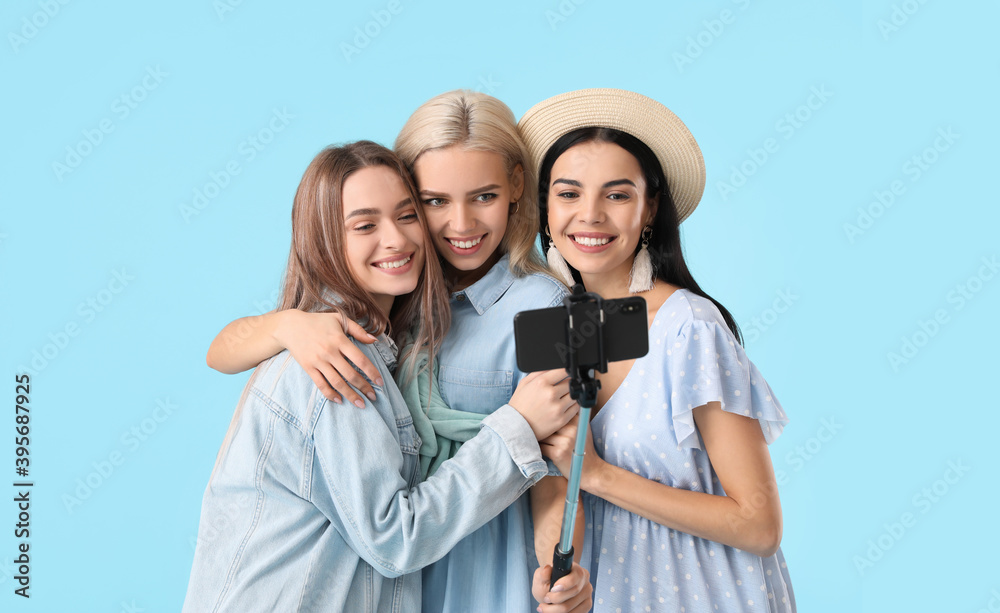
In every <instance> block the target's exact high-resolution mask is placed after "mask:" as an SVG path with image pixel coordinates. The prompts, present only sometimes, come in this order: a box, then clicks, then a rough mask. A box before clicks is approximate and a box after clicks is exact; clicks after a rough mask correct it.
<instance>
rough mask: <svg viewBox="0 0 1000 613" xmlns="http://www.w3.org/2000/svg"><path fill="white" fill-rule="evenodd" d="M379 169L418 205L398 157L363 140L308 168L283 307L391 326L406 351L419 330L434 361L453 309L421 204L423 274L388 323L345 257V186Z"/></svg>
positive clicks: (295, 212)
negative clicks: (407, 341)
mask: <svg viewBox="0 0 1000 613" xmlns="http://www.w3.org/2000/svg"><path fill="white" fill-rule="evenodd" d="M372 166H380V167H384V168H388V169H389V170H391V171H393V172H394V173H396V174H397V175H399V177H400V179H401V180H402V181H403V185H404V186H405V187H406V192H407V194H408V195H409V196H410V198H412V199H413V202H417V190H416V187H415V186H414V185H413V179H412V178H411V177H410V173H409V172H408V171H407V169H406V167H405V166H404V165H403V163H402V161H400V159H399V158H398V157H397V156H396V154H394V153H393V152H392V151H390V150H389V149H386V148H385V147H383V146H382V145H379V144H376V143H373V142H371V141H358V142H355V143H350V144H348V145H344V146H342V147H328V148H326V149H324V150H323V151H321V152H320V153H319V155H317V156H316V158H315V159H313V161H312V163H311V164H309V167H308V168H306V171H305V173H304V174H303V175H302V181H301V182H300V183H299V188H298V191H296V193H295V203H294V205H293V206H292V248H291V251H290V253H289V255H288V267H287V269H286V270H285V276H284V280H283V288H282V292H281V301H280V303H279V306H278V310H285V309H300V310H303V311H310V312H319V311H333V310H337V311H340V312H342V313H344V314H346V315H347V316H348V317H350V318H351V319H353V320H354V321H365V327H366V329H367V330H368V331H369V332H375V333H378V332H379V331H381V330H383V329H386V327H387V326H388V331H387V332H388V334H389V335H390V336H392V337H393V338H394V340H396V342H397V344H398V345H400V346H402V342H401V341H402V340H403V335H404V334H406V333H407V332H409V331H410V330H411V329H415V330H414V332H413V337H414V339H415V343H414V345H413V347H414V348H416V349H419V348H426V349H427V350H428V351H429V353H430V355H431V358H433V356H434V352H435V351H436V350H437V348H438V347H439V345H440V343H441V341H442V340H443V339H444V336H445V334H446V333H447V332H448V326H449V323H450V321H451V308H450V307H449V305H448V293H447V290H446V289H445V285H444V279H443V277H442V273H441V266H440V264H439V263H438V259H437V258H436V257H434V248H433V247H432V246H431V241H430V240H429V239H426V237H427V236H428V232H427V220H426V218H425V217H424V214H423V211H422V210H421V207H419V206H417V207H416V211H417V218H418V220H419V223H420V227H421V228H422V231H423V234H424V237H425V240H424V245H423V250H424V270H423V272H422V274H421V275H420V280H419V281H418V282H417V287H416V288H415V289H414V290H413V292H411V293H410V294H407V295H406V296H400V297H398V298H397V299H396V300H395V301H394V302H393V305H392V310H391V312H390V313H389V317H388V320H387V318H386V316H385V315H383V313H382V311H381V310H380V309H379V307H378V305H377V304H376V303H375V300H374V299H373V298H372V296H371V294H369V293H368V292H367V291H366V290H365V289H364V288H363V287H361V284H360V283H359V282H358V280H357V277H356V276H355V274H354V272H353V271H352V270H351V267H350V264H348V261H347V256H346V255H345V253H344V244H345V241H346V238H345V237H346V232H345V229H344V203H343V189H344V182H345V181H346V180H347V178H348V177H349V176H351V175H352V174H353V173H355V172H357V171H359V170H361V169H363V168H369V167H372ZM330 292H333V293H334V294H335V295H336V298H334V297H333V296H331V295H330ZM336 300H339V302H337V301H336Z"/></svg>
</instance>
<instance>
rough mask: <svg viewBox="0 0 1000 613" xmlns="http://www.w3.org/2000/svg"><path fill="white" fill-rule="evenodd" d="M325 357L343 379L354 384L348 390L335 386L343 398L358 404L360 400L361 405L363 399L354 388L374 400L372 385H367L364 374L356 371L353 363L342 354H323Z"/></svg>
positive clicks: (363, 402)
mask: <svg viewBox="0 0 1000 613" xmlns="http://www.w3.org/2000/svg"><path fill="white" fill-rule="evenodd" d="M325 359H326V360H327V361H329V362H330V364H332V365H333V368H336V369H337V372H338V373H339V374H340V376H341V378H342V379H343V380H345V381H347V382H348V383H350V384H351V385H353V386H354V387H353V388H352V389H350V390H349V392H347V391H343V390H341V389H340V388H339V387H338V388H337V391H338V392H341V393H342V394H343V395H344V397H345V398H347V399H348V400H350V401H351V402H353V403H354V404H358V402H361V405H362V406H363V405H364V404H365V401H364V400H362V398H361V396H359V395H358V394H357V393H356V392H355V391H354V390H355V389H356V390H359V391H361V392H362V393H363V394H364V395H365V396H367V397H368V399H369V400H371V401H372V402H375V390H373V389H372V386H371V385H369V383H368V381H367V380H366V379H365V377H364V375H362V374H361V373H360V372H358V371H357V369H355V368H354V365H353V364H351V362H348V361H347V360H346V359H345V358H344V356H342V355H340V354H335V355H328V356H325Z"/></svg>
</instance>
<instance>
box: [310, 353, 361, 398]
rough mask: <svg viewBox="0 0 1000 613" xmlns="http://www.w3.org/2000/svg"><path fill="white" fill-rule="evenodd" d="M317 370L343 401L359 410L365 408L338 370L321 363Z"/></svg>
mask: <svg viewBox="0 0 1000 613" xmlns="http://www.w3.org/2000/svg"><path fill="white" fill-rule="evenodd" d="M319 369H320V372H322V373H323V376H324V377H326V380H327V381H329V382H330V386H331V387H333V389H334V390H335V391H336V392H337V393H338V394H340V395H341V396H342V397H343V399H344V401H346V402H350V403H351V404H353V405H354V406H356V407H358V408H359V409H363V408H365V401H364V399H362V398H361V396H358V393H357V392H355V391H354V389H353V388H352V387H351V386H350V385H348V383H347V381H345V380H344V378H343V377H342V376H341V375H340V373H341V370H340V369H338V368H334V367H333V366H331V365H330V364H329V363H327V362H322V361H321V362H320V365H319Z"/></svg>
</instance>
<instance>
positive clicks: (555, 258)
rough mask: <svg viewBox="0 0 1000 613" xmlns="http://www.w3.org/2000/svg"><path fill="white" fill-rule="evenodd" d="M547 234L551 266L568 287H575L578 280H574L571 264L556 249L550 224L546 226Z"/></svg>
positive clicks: (546, 254) (546, 256) (547, 253)
mask: <svg viewBox="0 0 1000 613" xmlns="http://www.w3.org/2000/svg"><path fill="white" fill-rule="evenodd" d="M545 236H547V237H549V250H548V251H547V252H545V258H546V259H547V260H548V261H549V268H550V269H551V270H552V272H554V273H555V275H556V277H558V278H559V279H560V280H562V282H563V283H565V284H566V287H573V286H574V285H576V281H574V280H573V273H571V272H570V271H569V264H567V263H566V260H565V259H563V256H562V254H561V253H559V250H558V249H556V244H555V243H554V242H552V235H551V234H550V233H549V227H548V226H545Z"/></svg>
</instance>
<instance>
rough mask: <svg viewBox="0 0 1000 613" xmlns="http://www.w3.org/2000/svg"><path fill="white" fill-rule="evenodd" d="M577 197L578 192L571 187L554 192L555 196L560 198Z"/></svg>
mask: <svg viewBox="0 0 1000 613" xmlns="http://www.w3.org/2000/svg"><path fill="white" fill-rule="evenodd" d="M579 197H580V194H578V193H577V192H576V190H572V189H567V190H563V191H561V192H556V198H559V199H560V200H576V199H577V198H579Z"/></svg>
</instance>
